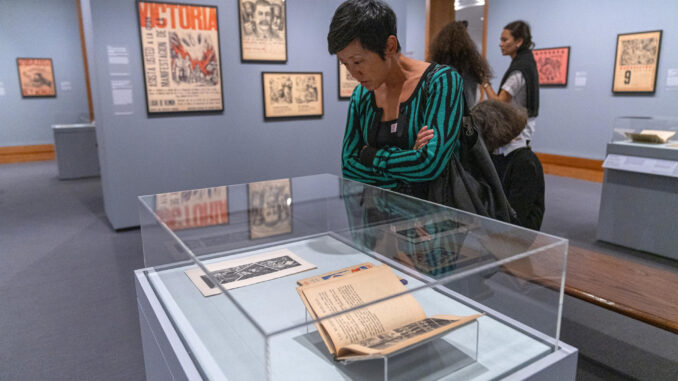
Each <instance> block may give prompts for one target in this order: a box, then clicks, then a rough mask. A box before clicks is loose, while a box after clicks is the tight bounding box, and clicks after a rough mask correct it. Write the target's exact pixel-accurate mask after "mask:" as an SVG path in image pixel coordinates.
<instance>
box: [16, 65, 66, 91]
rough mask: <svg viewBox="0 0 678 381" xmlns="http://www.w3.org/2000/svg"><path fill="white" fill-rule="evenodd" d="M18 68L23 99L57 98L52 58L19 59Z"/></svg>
mask: <svg viewBox="0 0 678 381" xmlns="http://www.w3.org/2000/svg"><path fill="white" fill-rule="evenodd" d="M16 67H17V70H18V71H19V85H20V86H21V96H22V97H24V98H32V97H56V84H55V83H54V69H53V68H52V59H51V58H17V59H16Z"/></svg>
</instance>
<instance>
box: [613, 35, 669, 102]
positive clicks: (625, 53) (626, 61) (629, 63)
mask: <svg viewBox="0 0 678 381" xmlns="http://www.w3.org/2000/svg"><path fill="white" fill-rule="evenodd" d="M661 41H662V31H661V30H653V31H648V32H639V33H625V34H618V35H617V50H616V53H615V60H614V77H613V80H612V92H613V93H640V94H643V93H645V94H652V93H654V91H655V87H656V84H657V66H658V65H659V49H660V47H661Z"/></svg>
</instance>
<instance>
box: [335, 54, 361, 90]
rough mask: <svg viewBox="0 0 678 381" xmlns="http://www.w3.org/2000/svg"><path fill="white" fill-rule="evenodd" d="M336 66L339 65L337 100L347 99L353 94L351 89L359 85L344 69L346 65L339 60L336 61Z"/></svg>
mask: <svg viewBox="0 0 678 381" xmlns="http://www.w3.org/2000/svg"><path fill="white" fill-rule="evenodd" d="M337 64H338V65H339V74H338V77H339V99H348V98H350V97H351V94H353V89H355V87H356V86H358V85H359V84H360V82H358V81H357V80H356V79H355V78H353V76H352V75H351V73H349V72H348V69H346V65H343V64H342V63H341V61H339V59H337Z"/></svg>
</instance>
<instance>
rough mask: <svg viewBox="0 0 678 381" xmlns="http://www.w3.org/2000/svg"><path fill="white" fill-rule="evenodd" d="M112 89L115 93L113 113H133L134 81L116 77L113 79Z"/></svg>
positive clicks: (113, 93)
mask: <svg viewBox="0 0 678 381" xmlns="http://www.w3.org/2000/svg"><path fill="white" fill-rule="evenodd" d="M111 91H112V95H113V114H114V115H132V114H133V110H134V108H133V103H134V99H133V98H132V81H131V80H129V79H114V80H112V81H111Z"/></svg>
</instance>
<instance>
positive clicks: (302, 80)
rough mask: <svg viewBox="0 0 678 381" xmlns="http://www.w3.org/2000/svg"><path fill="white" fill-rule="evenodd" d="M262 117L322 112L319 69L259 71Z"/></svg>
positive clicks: (299, 115) (317, 115)
mask: <svg viewBox="0 0 678 381" xmlns="http://www.w3.org/2000/svg"><path fill="white" fill-rule="evenodd" d="M261 84H262V88H263V93H264V119H277V118H299V117H321V116H323V73H294V72H286V73H280V72H275V73H274V72H262V73H261Z"/></svg>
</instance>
